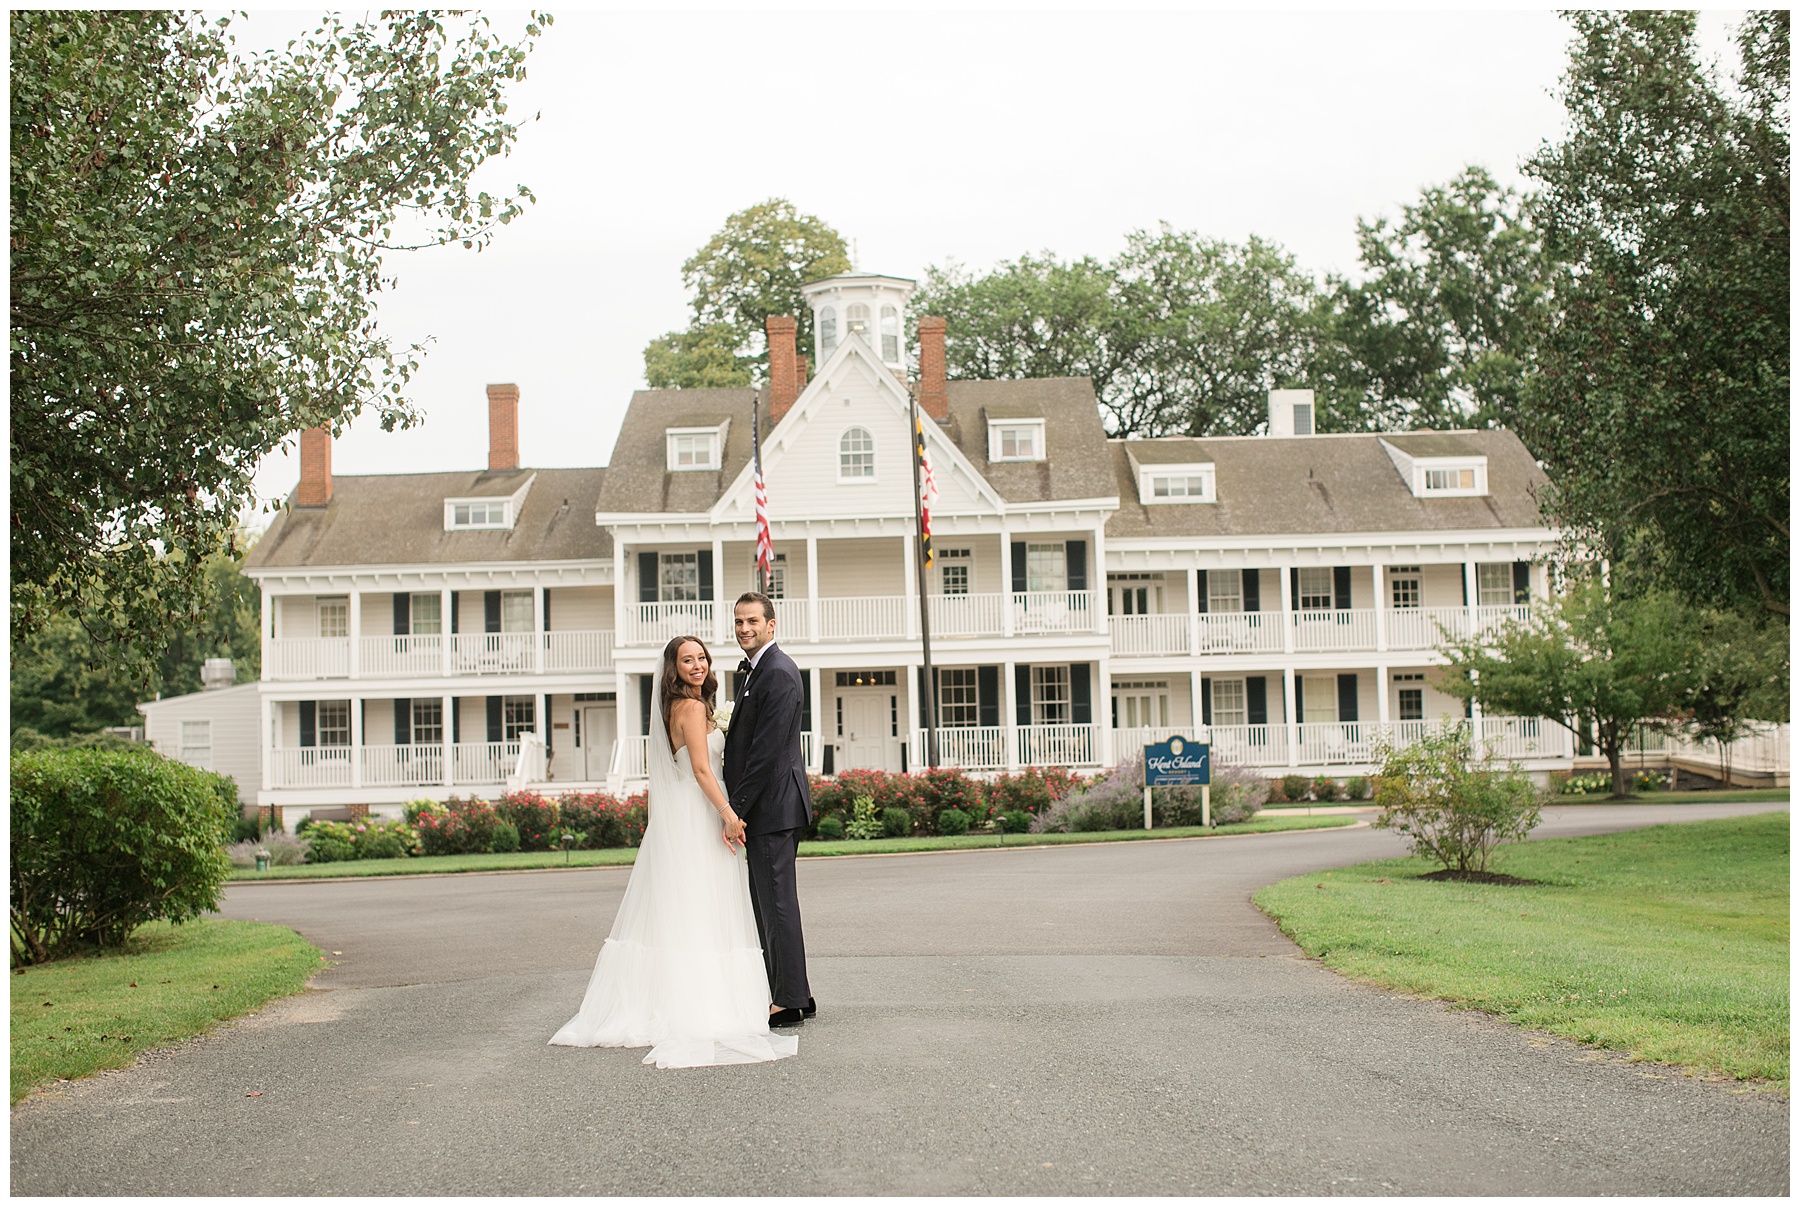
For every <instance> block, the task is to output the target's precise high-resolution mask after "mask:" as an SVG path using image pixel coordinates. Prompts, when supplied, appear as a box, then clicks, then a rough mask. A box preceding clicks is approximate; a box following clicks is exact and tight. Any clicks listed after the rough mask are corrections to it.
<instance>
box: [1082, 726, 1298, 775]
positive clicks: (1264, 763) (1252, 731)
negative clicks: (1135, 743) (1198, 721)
mask: <svg viewBox="0 0 1800 1207" xmlns="http://www.w3.org/2000/svg"><path fill="white" fill-rule="evenodd" d="M1208 733H1209V734H1210V736H1211V738H1212V757H1213V761H1214V762H1217V763H1236V764H1239V765H1241V766H1246V767H1281V766H1285V765H1286V764H1287V761H1288V758H1287V730H1286V728H1285V727H1283V726H1280V725H1214V726H1213V727H1212V728H1211V729H1210V730H1209V731H1208ZM1115 749H1116V747H1115Z"/></svg>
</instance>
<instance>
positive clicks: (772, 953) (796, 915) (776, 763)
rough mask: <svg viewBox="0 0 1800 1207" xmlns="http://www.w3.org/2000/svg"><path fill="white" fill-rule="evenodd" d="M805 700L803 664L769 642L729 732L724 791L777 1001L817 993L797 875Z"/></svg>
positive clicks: (808, 808) (805, 805) (804, 796)
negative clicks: (739, 831)
mask: <svg viewBox="0 0 1800 1207" xmlns="http://www.w3.org/2000/svg"><path fill="white" fill-rule="evenodd" d="M805 701H806V693H805V689H804V688H803V686H802V684H801V680H800V668H799V667H797V666H795V665H794V660H793V659H792V658H789V657H788V656H787V655H786V654H784V653H782V652H781V648H780V647H779V646H777V645H774V644H773V643H771V644H770V645H769V646H768V647H766V648H765V649H764V650H763V652H762V656H761V657H760V658H759V659H757V663H756V668H755V669H754V670H752V671H751V672H750V674H749V675H748V676H746V677H744V678H743V679H742V680H741V681H740V682H739V684H738V694H737V702H736V704H735V705H734V707H733V709H732V713H731V727H730V728H729V729H728V730H727V731H726V734H725V791H726V793H727V794H728V797H729V799H730V802H731V808H732V810H733V811H734V812H735V813H736V814H737V815H738V816H739V817H740V818H742V819H743V821H744V845H745V854H746V857H747V860H748V862H749V865H750V904H751V907H752V908H753V909H754V911H755V913H756V931H757V936H758V937H759V938H760V939H761V940H762V949H763V964H764V966H765V967H766V968H767V969H768V972H769V994H770V998H771V1000H772V1001H773V1002H774V1003H775V1005H777V1006H792V1007H798V1006H804V1005H806V1003H807V1002H808V1001H809V1000H810V999H811V997H812V989H811V988H810V986H809V985H808V984H807V980H806V940H805V939H804V937H803V936H802V935H801V932H800V898H799V894H798V891H797V888H796V885H795V881H794V855H795V853H796V852H797V851H798V850H799V847H800V835H801V833H802V832H803V831H804V830H805V829H806V827H807V826H808V825H809V824H811V822H812V794H811V793H810V792H809V791H808V790H807V786H806V761H805V757H804V754H803V753H802V751H801V748H800V714H801V712H802V711H803V709H804V708H805Z"/></svg>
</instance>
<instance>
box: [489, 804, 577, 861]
mask: <svg viewBox="0 0 1800 1207" xmlns="http://www.w3.org/2000/svg"><path fill="white" fill-rule="evenodd" d="M494 812H495V814H497V815H498V816H499V818H500V820H501V821H505V822H510V823H511V824H512V825H513V826H514V827H515V828H516V829H517V830H518V834H519V845H518V847H517V849H518V850H521V851H548V850H549V849H550V835H551V832H552V831H554V830H555V829H556V827H557V823H558V822H559V821H560V820H561V816H560V811H559V810H558V808H557V804H556V802H555V801H553V800H551V799H550V798H549V797H547V796H544V795H542V794H540V793H537V792H508V793H507V794H506V795H505V796H503V797H501V798H500V804H499V805H498V806H497V807H496V808H495V810H494Z"/></svg>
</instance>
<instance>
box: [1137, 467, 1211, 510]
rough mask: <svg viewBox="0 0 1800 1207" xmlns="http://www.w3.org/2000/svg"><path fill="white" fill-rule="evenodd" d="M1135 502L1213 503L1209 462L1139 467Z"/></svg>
mask: <svg viewBox="0 0 1800 1207" xmlns="http://www.w3.org/2000/svg"><path fill="white" fill-rule="evenodd" d="M1138 501H1139V502H1141V503H1145V504H1155V503H1216V502H1217V501H1218V498H1217V496H1216V495H1215V494H1214V492H1213V467H1212V463H1211V462H1209V461H1202V462H1195V463H1193V464H1191V465H1142V466H1139V467H1138Z"/></svg>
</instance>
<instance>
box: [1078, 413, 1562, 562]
mask: <svg viewBox="0 0 1800 1207" xmlns="http://www.w3.org/2000/svg"><path fill="white" fill-rule="evenodd" d="M1403 438H1404V439H1405V440H1406V441H1407V443H1408V449H1407V451H1408V452H1409V453H1411V454H1412V455H1413V456H1434V455H1439V456H1463V455H1471V454H1478V455H1485V456H1486V457H1487V459H1488V463H1487V464H1488V493H1487V494H1486V495H1484V496H1481V497H1478V498H1435V499H1419V498H1414V497H1413V494H1412V491H1411V490H1410V489H1409V488H1408V486H1407V484H1406V482H1405V481H1403V480H1402V479H1401V477H1400V473H1399V471H1398V470H1397V469H1396V468H1395V466H1394V462H1393V459H1392V458H1391V457H1389V456H1388V454H1387V451H1386V450H1385V449H1383V448H1382V447H1381V441H1382V440H1383V439H1388V440H1393V439H1395V437H1394V436H1382V435H1367V436H1365V435H1354V436H1297V437H1269V436H1251V437H1229V438H1214V439H1208V438H1204V437H1200V438H1192V437H1177V438H1174V439H1169V440H1155V441H1149V440H1114V441H1111V442H1110V444H1111V448H1110V449H1109V450H1108V451H1109V452H1110V453H1111V462H1112V469H1113V473H1114V475H1115V486H1114V489H1115V490H1116V491H1117V492H1118V495H1119V510H1118V511H1116V512H1114V513H1113V515H1112V517H1111V518H1110V519H1108V520H1107V522H1106V535H1107V536H1108V537H1109V538H1116V539H1131V538H1141V537H1157V536H1169V537H1188V536H1220V537H1228V536H1258V535H1281V534H1293V533H1310V532H1318V533H1340V532H1342V533H1349V532H1405V531H1431V530H1440V529H1462V528H1474V529H1480V528H1539V527H1545V526H1546V521H1545V520H1544V518H1543V517H1542V516H1541V515H1540V514H1539V512H1538V504H1537V496H1538V494H1539V493H1541V489H1542V486H1543V484H1544V482H1545V481H1546V478H1545V476H1544V472H1543V471H1542V470H1541V469H1539V468H1538V466H1537V463H1536V462H1535V461H1533V460H1532V458H1531V454H1530V453H1529V452H1527V451H1526V449H1525V446H1524V445H1523V444H1521V443H1520V442H1519V438H1518V437H1517V436H1515V435H1513V434H1512V433H1511V432H1509V431H1504V430H1494V431H1470V432H1411V433H1407V434H1406V435H1405V436H1404V437H1403ZM1182 445H1187V446H1189V447H1190V448H1191V450H1192V451H1191V452H1190V453H1188V454H1187V456H1189V457H1190V458H1191V459H1192V460H1195V461H1211V462H1212V463H1213V473H1214V479H1215V485H1214V495H1215V497H1216V498H1217V499H1218V502H1216V503H1172V504H1153V505H1149V506H1146V505H1144V504H1142V503H1140V502H1138V488H1137V482H1136V480H1135V479H1134V477H1133V474H1132V469H1131V462H1130V459H1129V457H1128V455H1127V454H1128V453H1131V452H1136V451H1137V450H1140V449H1144V448H1145V447H1146V446H1153V447H1154V448H1155V450H1156V451H1155V452H1154V453H1150V452H1146V453H1145V454H1143V455H1142V456H1141V457H1140V459H1141V460H1146V461H1147V460H1150V458H1151V457H1153V456H1154V457H1163V458H1164V460H1162V461H1161V462H1159V463H1161V464H1167V463H1168V461H1167V459H1166V458H1167V456H1168V455H1169V454H1170V453H1171V452H1172V451H1173V450H1175V449H1178V448H1180V447H1181V446H1182Z"/></svg>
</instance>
